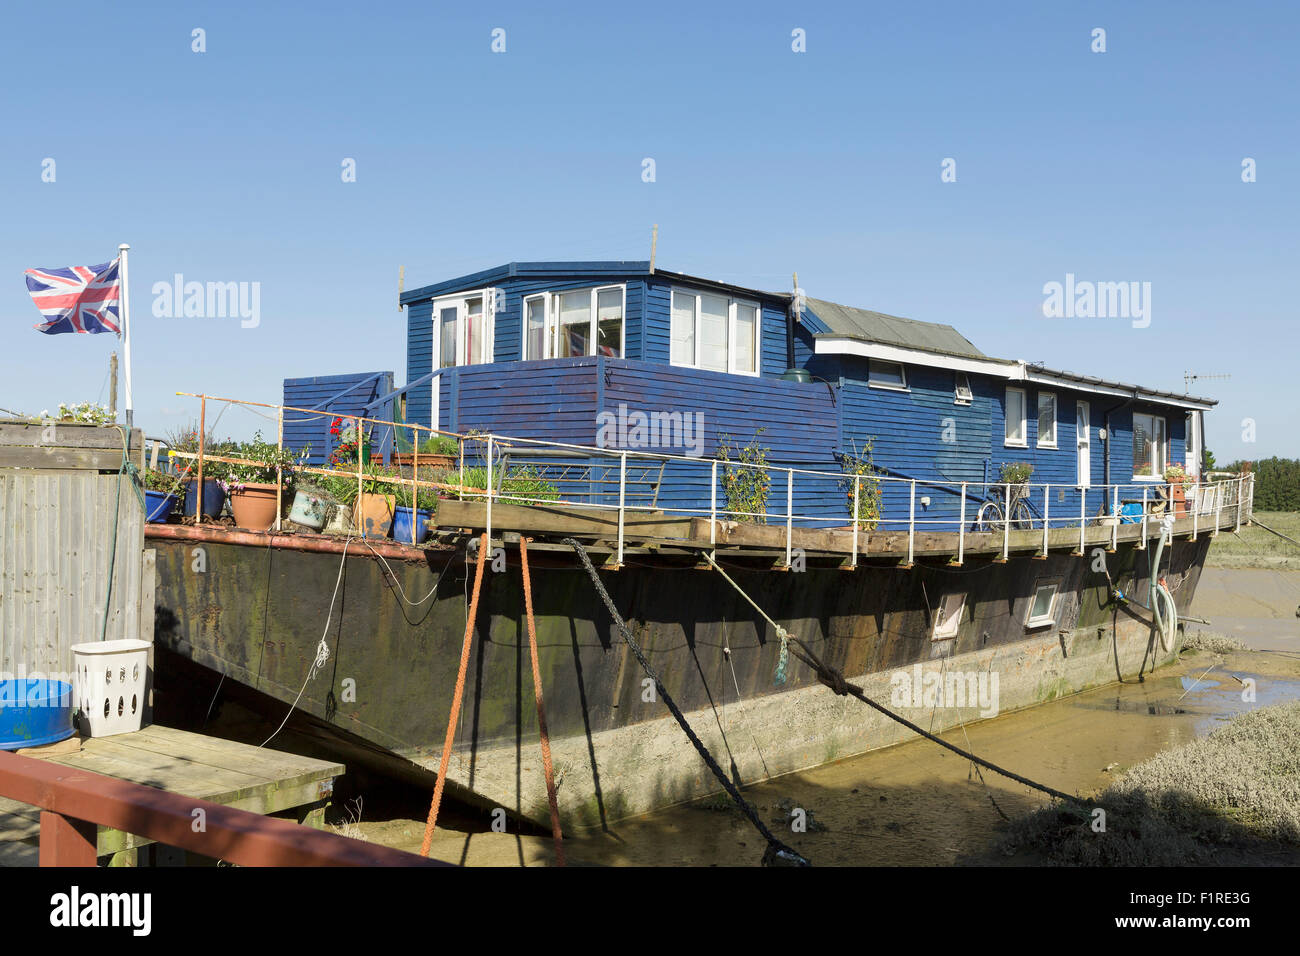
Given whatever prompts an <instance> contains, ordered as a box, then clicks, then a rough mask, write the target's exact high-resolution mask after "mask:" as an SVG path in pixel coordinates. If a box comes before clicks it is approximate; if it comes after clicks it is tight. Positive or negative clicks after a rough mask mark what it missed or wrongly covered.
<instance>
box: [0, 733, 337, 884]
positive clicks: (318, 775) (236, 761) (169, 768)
mask: <svg viewBox="0 0 1300 956" xmlns="http://www.w3.org/2000/svg"><path fill="white" fill-rule="evenodd" d="M58 747H59V745H57V744H56V745H54V746H53V747H51V748H49V749H48V750H47V751H46V753H48V754H49V755H48V756H45V757H44V759H46V760H49V761H50V762H51V763H57V764H60V765H62V766H65V767H73V768H82V769H85V770H90V771H94V772H95V773H102V774H105V775H107V776H110V777H117V778H119V779H121V780H129V781H131V782H132V783H140V784H145V785H146V786H150V787H158V788H160V789H163V790H170V791H172V792H173V793H180V794H184V795H185V796H191V797H197V798H200V799H203V800H210V801H212V802H213V803H220V804H223V805H225V806H229V807H235V808H237V809H240V810H249V811H251V812H253V813H262V814H274V813H284V812H287V811H294V813H295V816H296V818H297V819H298V821H299V822H301V823H306V824H308V825H311V826H318V827H319V826H320V825H321V824H322V823H323V818H324V811H325V807H326V806H327V805H328V803H329V800H330V797H331V795H332V794H333V792H334V781H335V779H336V778H337V777H339V776H341V775H342V774H343V771H344V767H343V765H342V764H337V763H330V762H329V761H326V760H316V759H314V758H311V757H299V756H296V755H294V754H287V753H282V752H280V751H278V750H266V749H262V748H258V747H253V746H251V745H249V744H241V743H236V742H235V741H231V740H222V739H220V738H217V737H207V736H204V735H203V734H195V733H190V732H189V731H184V730H177V729H175V728H173V727H163V726H160V725H158V724H153V725H151V726H149V727H145V728H143V729H141V730H139V731H136V732H135V733H130V734H118V735H116V736H113V737H90V738H86V739H85V740H83V741H82V746H81V749H80V750H77V751H73V752H67V753H63V752H59V751H58V750H57V749H56V748H58ZM28 755H29V756H41V752H40V751H39V750H35V751H29V752H28ZM39 842H40V811H39V810H37V809H36V808H35V807H31V806H28V805H26V804H23V803H18V802H17V801H14V800H8V799H5V798H0V866H35V865H36V862H37V847H38V845H39ZM149 842H150V841H149V840H147V839H143V838H141V837H137V836H135V835H134V834H130V833H123V832H121V831H119V830H112V829H109V828H107V827H100V828H99V840H98V848H97V849H98V854H99V856H100V857H104V856H111V857H112V858H113V859H112V861H111V862H110V865H126V866H130V865H133V857H134V853H135V850H136V849H137V848H139V847H141V846H145V845H147V844H148V843H149Z"/></svg>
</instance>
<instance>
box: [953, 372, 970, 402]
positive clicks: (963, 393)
mask: <svg viewBox="0 0 1300 956" xmlns="http://www.w3.org/2000/svg"><path fill="white" fill-rule="evenodd" d="M953 375H954V377H955V379H956V383H955V385H954V386H953V404H954V405H969V404H970V403H971V401H972V400H973V398H974V396H973V393H972V392H971V390H970V379H969V378H967V376H966V373H965V372H954V373H953Z"/></svg>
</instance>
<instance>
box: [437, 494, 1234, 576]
mask: <svg viewBox="0 0 1300 956" xmlns="http://www.w3.org/2000/svg"><path fill="white" fill-rule="evenodd" d="M1217 517H1218V524H1217V529H1218V530H1223V529H1228V530H1231V529H1232V528H1234V527H1235V526H1236V520H1237V519H1236V513H1235V509H1228V508H1225V509H1223V511H1222V513H1221V514H1219V515H1218V516H1217ZM1215 519H1216V515H1214V514H1209V515H1198V516H1192V515H1188V516H1186V517H1183V518H1178V519H1177V520H1175V522H1174V527H1173V534H1174V537H1177V538H1186V539H1189V540H1190V539H1192V538H1193V537H1194V536H1200V535H1212V534H1215V533H1216V524H1215ZM1061 520H1062V521H1065V520H1068V519H1061ZM711 523H712V524H713V525H714V527H713V528H712V529H711V528H710V524H711ZM437 524H438V527H439V528H440V529H443V530H444V531H455V530H464V531H482V530H485V529H486V527H487V505H486V503H485V502H482V501H451V500H444V501H441V502H439V504H438V514H437ZM711 530H712V539H713V540H712V541H710V537H711V535H710V531H711ZM1145 530H1146V534H1145V538H1146V540H1151V539H1155V538H1158V537H1159V535H1160V519H1159V518H1158V517H1156V516H1152V517H1149V518H1148V519H1147V523H1146V529H1145ZM521 534H522V535H535V536H537V537H538V538H539V539H542V540H543V541H544V540H545V539H547V538H552V539H559V538H562V537H570V536H571V537H575V538H579V539H582V540H584V541H587V542H591V543H593V545H594V547H593V548H591V550H592V551H594V552H596V553H597V554H602V555H605V556H606V557H607V558H608V556H609V555H612V554H613V553H614V547H615V542H616V541H617V538H618V512H617V511H615V510H612V509H598V508H585V507H580V506H575V505H513V504H508V503H505V502H501V501H496V502H493V505H492V536H493V539H494V543H495V542H496V541H497V540H500V541H504V542H506V543H509V542H510V541H511V540H512V539H513V538H517V536H518V535H521ZM623 537H624V547H623V550H624V553H625V554H658V555H665V556H666V555H672V554H680V555H692V554H694V555H698V554H699V553H700V552H701V551H708V550H717V551H718V552H719V554H728V555H733V556H744V557H772V558H778V559H781V560H784V557H785V548H786V541H787V528H786V526H785V524H784V523H775V524H767V525H761V524H752V523H749V522H736V521H724V520H717V521H716V522H711V521H710V519H709V518H707V517H705V518H700V517H691V516H687V515H671V514H665V513H663V512H628V513H627V514H626V515H625V520H624V526H623ZM908 537H909V536H908V531H907V528H905V527H904V528H901V529H898V528H890V529H889V530H867V529H865V528H859V531H858V535H857V541H856V544H855V542H854V535H853V530H852V528H851V527H849V528H807V527H798V526H796V527H794V528H792V529H790V530H789V543H790V546H791V547H792V548H796V549H799V550H801V551H802V552H803V555H804V556H805V557H808V558H820V559H830V560H832V561H836V562H839V563H842V564H846V565H847V564H850V563H851V561H852V558H853V556H854V555H855V554H856V556H857V557H858V558H859V559H862V560H872V559H875V560H880V559H890V560H896V561H906V559H907V556H908V550H909V549H908V544H909V542H908ZM1143 540H1144V536H1143V526H1142V523H1141V522H1140V521H1138V522H1135V523H1133V524H1122V523H1121V524H1120V525H1119V526H1118V528H1116V527H1114V526H1113V525H1112V523H1111V521H1110V519H1106V518H1089V519H1088V523H1087V524H1086V525H1085V526H1084V529H1083V542H1082V544H1083V548H1084V549H1085V550H1087V549H1091V548H1094V547H1101V548H1106V549H1109V548H1110V547H1111V545H1112V544H1128V543H1133V542H1142V541H1143ZM911 545H912V547H911V553H912V555H913V556H914V557H917V558H922V557H928V558H934V557H948V558H951V559H954V560H955V559H956V557H957V555H958V553H959V551H960V553H961V554H962V556H963V557H967V556H983V557H986V558H987V557H989V556H990V555H991V556H993V557H995V558H997V557H1000V556H1001V554H1002V552H1003V550H1004V549H1005V550H1006V552H1007V554H1017V555H1022V556H1023V555H1025V554H1045V553H1047V552H1049V551H1073V552H1078V551H1079V550H1080V535H1079V527H1078V523H1077V519H1076V522H1075V526H1074V527H1058V528H1051V529H1050V530H1049V531H1048V533H1047V541H1046V548H1044V540H1043V529H1042V528H1041V527H1039V528H1037V529H1033V530H1025V531H1017V530H1011V531H1010V532H1008V533H1007V534H1006V536H1005V540H1004V535H1003V533H1002V532H1001V531H996V532H974V531H967V532H965V534H962V535H959V534H958V532H957V531H948V530H945V531H932V530H922V527H918V528H917V529H916V533H915V538H914V540H913V541H912V542H911ZM1139 546H1141V545H1140V544H1139ZM545 548H546V545H545V544H541V545H540V546H539V549H545Z"/></svg>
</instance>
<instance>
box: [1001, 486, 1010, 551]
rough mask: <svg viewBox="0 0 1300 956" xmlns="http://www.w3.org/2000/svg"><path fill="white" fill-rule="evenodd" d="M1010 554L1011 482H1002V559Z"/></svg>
mask: <svg viewBox="0 0 1300 956" xmlns="http://www.w3.org/2000/svg"><path fill="white" fill-rule="evenodd" d="M1010 555H1011V482H1009V481H1006V482H1003V483H1002V560H1003V561H1006V560H1007V558H1008V557H1010Z"/></svg>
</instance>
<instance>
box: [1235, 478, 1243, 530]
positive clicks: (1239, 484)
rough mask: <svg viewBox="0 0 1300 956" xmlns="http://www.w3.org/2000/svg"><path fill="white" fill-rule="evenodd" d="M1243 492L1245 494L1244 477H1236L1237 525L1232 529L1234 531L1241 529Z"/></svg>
mask: <svg viewBox="0 0 1300 956" xmlns="http://www.w3.org/2000/svg"><path fill="white" fill-rule="evenodd" d="M1245 494H1246V479H1245V478H1238V479H1237V526H1236V527H1235V528H1233V529H1232V530H1233V532H1234V533H1235V532H1237V531H1240V530H1241V499H1242V498H1243V497H1245Z"/></svg>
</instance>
